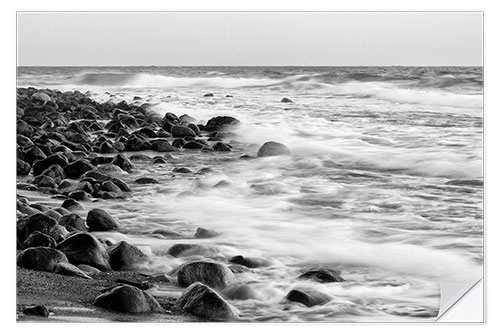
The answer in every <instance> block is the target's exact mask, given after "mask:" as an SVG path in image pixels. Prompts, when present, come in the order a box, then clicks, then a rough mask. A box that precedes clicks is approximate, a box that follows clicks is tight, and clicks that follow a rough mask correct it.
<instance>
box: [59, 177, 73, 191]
mask: <svg viewBox="0 0 500 333" xmlns="http://www.w3.org/2000/svg"><path fill="white" fill-rule="evenodd" d="M73 186H74V182H73V181H71V180H69V179H63V180H62V181H61V182H60V183H59V185H57V189H58V190H59V191H62V190H65V189H68V188H71V187H73Z"/></svg>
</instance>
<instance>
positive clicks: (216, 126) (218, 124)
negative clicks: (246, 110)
mask: <svg viewBox="0 0 500 333" xmlns="http://www.w3.org/2000/svg"><path fill="white" fill-rule="evenodd" d="M239 123H240V121H239V120H238V119H236V118H233V117H230V116H218V117H214V118H211V119H210V120H209V121H208V122H207V124H206V125H205V131H208V132H213V131H221V130H224V129H226V128H228V127H231V126H235V125H238V124H239Z"/></svg>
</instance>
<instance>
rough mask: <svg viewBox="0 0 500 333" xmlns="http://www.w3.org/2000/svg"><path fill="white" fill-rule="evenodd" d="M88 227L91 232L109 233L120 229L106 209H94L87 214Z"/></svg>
mask: <svg viewBox="0 0 500 333" xmlns="http://www.w3.org/2000/svg"><path fill="white" fill-rule="evenodd" d="M87 225H88V227H89V231H108V230H113V229H118V228H119V225H118V223H117V222H116V221H115V219H114V218H113V217H112V216H111V215H109V213H108V212H106V211H105V210H104V209H100V208H94V209H91V210H90V211H89V213H88V214H87Z"/></svg>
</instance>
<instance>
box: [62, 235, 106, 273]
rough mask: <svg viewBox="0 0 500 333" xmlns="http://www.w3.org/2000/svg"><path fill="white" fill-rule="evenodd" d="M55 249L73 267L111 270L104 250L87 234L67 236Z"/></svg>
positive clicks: (93, 237) (92, 236)
mask: <svg viewBox="0 0 500 333" xmlns="http://www.w3.org/2000/svg"><path fill="white" fill-rule="evenodd" d="M57 248H58V249H59V250H60V251H62V252H63V253H64V254H65V255H66V257H67V258H68V260H69V262H70V263H72V264H73V265H80V264H85V265H90V266H92V267H95V268H97V269H100V270H101V271H109V270H111V266H110V264H109V255H108V253H107V252H106V248H105V247H104V246H103V245H102V244H101V243H100V242H99V241H98V240H97V238H95V236H94V235H92V234H90V233H87V232H80V233H77V234H74V235H71V236H69V237H68V238H67V239H65V240H64V241H62V242H61V243H60V244H59V245H58V246H57Z"/></svg>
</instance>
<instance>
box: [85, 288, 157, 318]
mask: <svg viewBox="0 0 500 333" xmlns="http://www.w3.org/2000/svg"><path fill="white" fill-rule="evenodd" d="M94 304H95V305H97V306H100V307H102V308H105V309H108V310H112V311H116V312H123V313H150V312H156V313H163V312H165V310H164V309H163V308H162V307H161V305H160V304H159V303H158V301H157V300H156V299H155V298H154V297H153V296H151V295H149V294H148V293H146V292H144V291H142V290H140V289H139V288H137V287H133V286H129V285H123V286H117V287H115V288H113V289H111V290H109V291H107V292H105V293H104V294H101V295H99V296H98V297H97V298H96V300H95V303H94Z"/></svg>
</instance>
